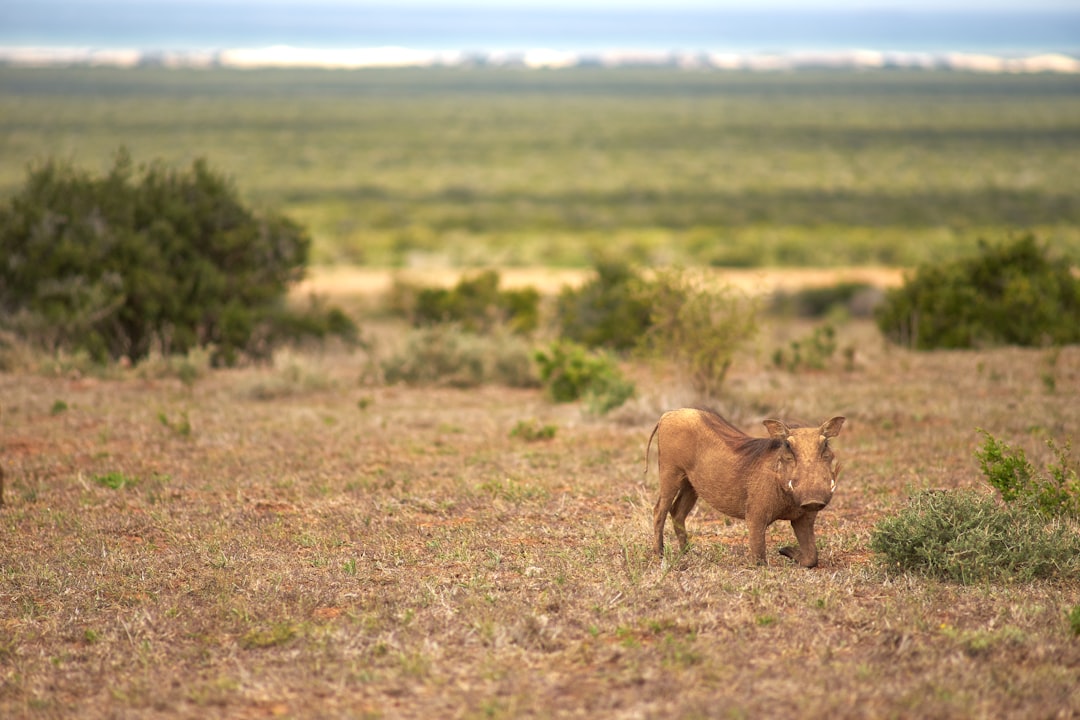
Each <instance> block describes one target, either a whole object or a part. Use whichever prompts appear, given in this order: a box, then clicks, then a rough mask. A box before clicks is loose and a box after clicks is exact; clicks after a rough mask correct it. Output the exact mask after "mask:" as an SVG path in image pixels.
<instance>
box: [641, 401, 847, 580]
mask: <svg viewBox="0 0 1080 720" xmlns="http://www.w3.org/2000/svg"><path fill="white" fill-rule="evenodd" d="M843 424H844V418H842V417H834V418H833V419H831V420H827V421H826V422H824V423H823V424H822V425H821V427H819V428H808V427H800V426H793V427H789V426H787V425H785V424H784V423H783V422H781V421H779V420H765V421H764V425H765V427H766V428H767V429H768V431H769V437H767V438H755V437H750V436H749V435H747V434H745V433H744V432H742V431H741V430H739V429H738V428H736V427H735V426H733V425H732V424H731V423H729V422H728V421H727V420H725V419H724V418H722V417H720V416H719V415H717V414H716V413H714V412H711V411H709V410H700V409H696V408H683V409H681V410H672V411H671V412H667V413H664V415H663V416H661V418H660V421H659V422H658V423H656V427H655V428H653V431H652V435H650V436H649V443H648V445H646V447H645V472H646V473H648V472H649V450H650V449H651V448H652V441H653V438H654V437H655V438H656V453H657V462H658V463H659V468H660V498H659V499H658V500H657V501H656V509H655V510H654V511H653V529H654V530H655V532H656V552H657V553H658V554H659V555H660V556H661V557H663V553H664V522H665V521H666V520H667V516H668V513H670V514H671V521H672V524H673V525H674V526H675V535H676V536H677V537H678V538H679V543H680V546H681V549H682V550H684V551H685V550H686V547H687V545H688V544H689V542H690V541H689V538H688V537H687V535H686V516H687V515H689V514H690V511H691V510H693V509H694V505H695V504H696V503H697V500H698V497H699V496H700V497H701V498H702V499H704V500H705V502H707V503H708V504H709V505H712V506H713V507H714V508H716V509H717V510H719V511H720V512H722V513H724V514H726V515H731V516H732V517H736V518H740V519H745V520H746V524H747V526H748V528H749V533H750V552H751V554H753V556H754V559H755V560H756V561H757V562H758V563H759V564H764V563H765V528H767V527H768V526H769V525H771V524H772V523H773V522H775V521H776V520H789V521H791V528H792V530H794V531H795V537H796V538H797V539H798V541H799V546H798V547H797V548H796V547H784V548H781V549H780V554H781V555H785V556H787V557H789V558H791V559H793V560H795V561H797V562H798V563H799V564H800V565H802V566H803V567H808V568H811V567H814V566H815V565H817V562H818V554H817V546H816V545H815V543H814V521H815V520H816V519H817V514H818V511H819V510H821V509H822V508H824V507H825V506H826V505H828V504H829V500H831V499H832V495H833V490H834V489H835V488H836V479H837V477H839V474H840V465H839V463H837V462H836V461H835V458H834V457H833V451H832V449H831V448H830V447H829V438H832V437H835V436H836V435H837V434H838V433H839V432H840V428H841V426H843Z"/></svg>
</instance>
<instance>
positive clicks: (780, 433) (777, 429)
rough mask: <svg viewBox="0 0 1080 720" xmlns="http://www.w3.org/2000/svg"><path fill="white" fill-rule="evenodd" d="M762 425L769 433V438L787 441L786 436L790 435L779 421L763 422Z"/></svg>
mask: <svg viewBox="0 0 1080 720" xmlns="http://www.w3.org/2000/svg"><path fill="white" fill-rule="evenodd" d="M761 424H762V425H764V426H765V429H766V430H768V431H769V437H774V438H780V439H781V440H785V439H787V436H788V435H790V434H791V431H790V430H788V427H787V425H785V424H784V423H782V422H780V421H779V420H771V419H770V420H763V421H762V423H761Z"/></svg>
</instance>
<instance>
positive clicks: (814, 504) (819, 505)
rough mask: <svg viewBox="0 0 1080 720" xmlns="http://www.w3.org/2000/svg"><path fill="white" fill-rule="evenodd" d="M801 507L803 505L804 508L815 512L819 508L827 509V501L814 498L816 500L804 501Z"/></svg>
mask: <svg viewBox="0 0 1080 720" xmlns="http://www.w3.org/2000/svg"><path fill="white" fill-rule="evenodd" d="M799 507H801V508H802V509H803V510H806V511H808V512H815V511H817V510H824V509H825V503H823V502H818V501H816V500H814V501H811V502H804V503H803V504H802V505H800V506H799Z"/></svg>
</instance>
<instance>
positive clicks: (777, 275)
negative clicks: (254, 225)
mask: <svg viewBox="0 0 1080 720" xmlns="http://www.w3.org/2000/svg"><path fill="white" fill-rule="evenodd" d="M470 272H475V271H470V270H462V269H460V268H427V269H420V268H407V269H386V268H371V267H361V266H333V267H315V268H312V269H311V270H310V271H309V272H308V277H307V279H306V280H305V281H304V282H302V283H300V284H299V285H297V287H296V290H295V291H294V294H295V295H299V296H305V295H310V294H311V293H315V294H317V295H322V296H325V297H329V298H338V297H350V296H351V297H363V298H370V297H373V296H379V295H383V294H385V293H386V292H387V291H389V290H390V288H391V287H392V285H393V283H394V281H395V279H397V280H400V281H403V282H410V283H414V284H418V285H425V286H428V285H431V286H440V287H450V286H452V285H454V283H456V282H457V281H458V280H459V279H460V278H461V277H462V275H468V274H469V273H470ZM498 272H499V277H500V279H501V282H502V285H503V286H504V287H507V288H521V287H529V286H531V287H535V288H536V289H537V290H539V291H540V292H541V293H542V294H547V295H550V294H556V293H558V292H559V290H561V289H562V288H563V287H564V286H570V287H576V286H578V285H580V284H581V283H583V282H585V280H587V279H588V278H589V277H591V275H592V271H591V270H587V269H559V268H532V267H530V268H500V269H499V270H498ZM710 272H711V274H712V275H713V276H714V277H715V278H716V280H717V281H718V282H722V283H726V284H730V285H733V286H734V287H737V288H739V289H741V290H745V291H747V292H752V293H760V294H767V293H771V292H775V291H777V290H789V291H790V290H797V289H801V288H805V287H819V286H826V285H835V284H837V283H840V282H865V283H868V284H871V285H875V286H878V287H893V286H895V285H899V284H900V283H901V282H902V280H903V270H900V269H896V268H884V267H882V268H875V267H852V268H753V269H732V268H716V269H713V270H711V271H710Z"/></svg>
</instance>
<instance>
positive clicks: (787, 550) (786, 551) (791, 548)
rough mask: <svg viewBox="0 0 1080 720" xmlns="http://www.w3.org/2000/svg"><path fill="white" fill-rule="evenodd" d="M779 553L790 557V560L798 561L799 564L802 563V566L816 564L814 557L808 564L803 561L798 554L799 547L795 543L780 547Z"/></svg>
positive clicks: (809, 566) (808, 566)
mask: <svg viewBox="0 0 1080 720" xmlns="http://www.w3.org/2000/svg"><path fill="white" fill-rule="evenodd" d="M780 554H781V555H783V556H784V557H788V558H791V559H792V560H794V561H795V562H797V563H799V564H800V565H802V566H803V567H806V568H812V567H816V566H817V559H816V558H815V559H814V561H813V562H812V563H809V564H808V563H805V562H803V560H802V557H801V556H800V554H799V548H798V546H796V545H787V546H785V547H782V548H780Z"/></svg>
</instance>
